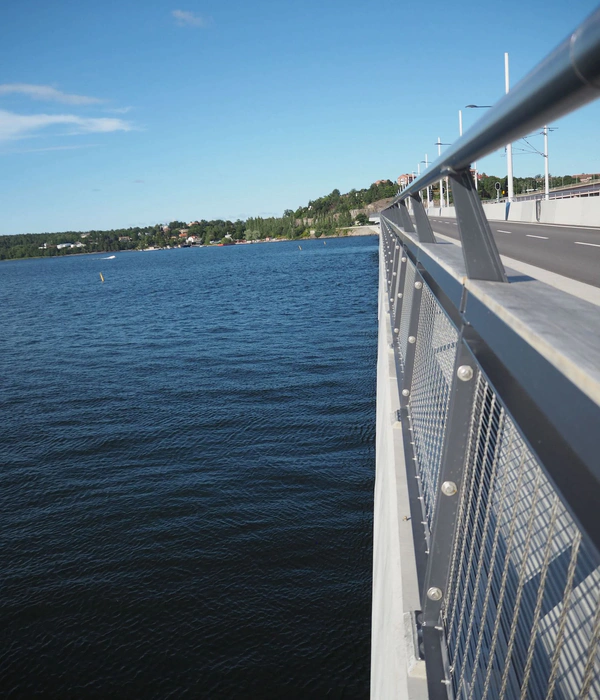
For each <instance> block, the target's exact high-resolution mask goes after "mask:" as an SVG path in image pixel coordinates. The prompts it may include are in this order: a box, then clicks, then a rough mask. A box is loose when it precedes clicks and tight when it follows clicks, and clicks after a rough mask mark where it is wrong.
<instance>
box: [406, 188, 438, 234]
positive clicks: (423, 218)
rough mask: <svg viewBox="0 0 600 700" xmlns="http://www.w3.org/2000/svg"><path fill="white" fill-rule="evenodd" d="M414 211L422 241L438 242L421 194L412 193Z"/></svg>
mask: <svg viewBox="0 0 600 700" xmlns="http://www.w3.org/2000/svg"><path fill="white" fill-rule="evenodd" d="M411 199H412V205H413V211H414V213H415V226H416V228H417V236H418V237H419V240H420V241H421V243H437V241H436V240H435V236H434V235H433V229H432V228H431V222H430V221H429V217H428V216H427V212H426V211H425V207H424V206H423V201H422V200H421V197H420V195H419V194H418V193H417V194H413V195H411Z"/></svg>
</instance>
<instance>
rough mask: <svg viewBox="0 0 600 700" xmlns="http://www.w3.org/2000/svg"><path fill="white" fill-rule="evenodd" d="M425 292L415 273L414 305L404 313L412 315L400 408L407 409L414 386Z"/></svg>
mask: <svg viewBox="0 0 600 700" xmlns="http://www.w3.org/2000/svg"><path fill="white" fill-rule="evenodd" d="M422 291H423V278H422V277H421V275H420V273H419V271H418V270H416V271H415V281H414V289H413V295H412V304H411V307H410V309H405V310H404V313H407V312H408V313H410V316H409V322H408V340H407V342H406V352H405V353H404V371H403V373H402V387H401V392H400V406H401V407H406V406H408V403H409V397H410V390H411V385H412V375H413V368H414V363H415V348H416V345H417V334H418V332H419V314H420V311H421V294H422Z"/></svg>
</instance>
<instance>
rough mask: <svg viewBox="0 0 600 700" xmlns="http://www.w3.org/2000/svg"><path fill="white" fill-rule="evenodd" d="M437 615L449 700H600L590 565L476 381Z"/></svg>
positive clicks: (567, 520)
mask: <svg viewBox="0 0 600 700" xmlns="http://www.w3.org/2000/svg"><path fill="white" fill-rule="evenodd" d="M470 435H471V437H470V445H469V449H468V453H467V468H466V470H465V476H464V481H463V484H462V487H461V506H460V509H459V516H458V523H457V532H456V537H455V541H454V545H453V554H452V561H451V565H450V574H449V581H448V591H447V596H446V606H445V608H444V610H443V620H444V624H445V630H446V638H447V644H448V656H449V661H450V665H451V670H452V674H453V683H454V688H455V692H456V695H457V697H459V698H465V699H466V698H476V699H477V700H480V699H481V700H483V699H484V698H521V699H522V700H524V699H525V698H531V699H532V700H533V699H534V698H536V699H537V698H546V697H548V698H551V697H554V698H564V699H567V698H576V697H589V698H600V678H599V677H598V675H599V674H598V668H599V661H600V659H599V657H598V642H599V641H600V607H599V602H600V601H599V595H600V585H599V584H600V569H599V566H600V557H599V556H598V553H597V551H596V550H595V548H594V547H593V546H592V545H591V544H590V543H589V542H588V541H587V540H586V539H585V538H583V537H582V534H581V532H580V531H579V529H578V527H577V525H576V524H575V522H574V521H573V519H572V517H571V516H570V514H569V513H568V511H567V510H566V509H565V507H564V506H563V505H562V502H561V500H560V498H559V496H558V495H557V493H556V492H555V490H554V488H553V486H552V484H551V483H550V481H549V480H548V478H547V477H546V475H545V473H544V471H543V469H542V468H541V466H540V465H539V464H538V462H537V460H536V458H535V457H534V455H533V454H532V452H531V451H530V450H529V448H528V446H527V444H526V443H525V441H524V440H523V438H522V436H521V434H520V433H519V431H518V429H517V427H516V426H515V424H514V423H513V421H512V419H511V418H510V416H509V415H508V414H507V413H506V411H505V410H504V408H503V406H502V405H501V403H500V402H499V400H498V397H497V396H496V394H495V392H494V390H493V388H492V387H491V386H490V384H489V383H488V382H487V381H486V379H485V378H484V377H483V375H482V374H481V373H479V375H478V377H477V387H476V396H475V402H474V408H473V416H472V424H471V433H470Z"/></svg>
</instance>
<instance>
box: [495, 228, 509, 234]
mask: <svg viewBox="0 0 600 700" xmlns="http://www.w3.org/2000/svg"><path fill="white" fill-rule="evenodd" d="M498 233H512V231H503V230H502V229H501V228H499V229H498Z"/></svg>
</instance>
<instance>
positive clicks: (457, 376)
mask: <svg viewBox="0 0 600 700" xmlns="http://www.w3.org/2000/svg"><path fill="white" fill-rule="evenodd" d="M475 391H476V365H475V360H474V359H473V356H472V355H471V352H470V351H469V349H468V347H467V345H466V343H465V342H464V340H463V338H462V333H461V337H460V338H459V342H458V345H457V349H456V357H455V360H454V368H453V375H452V386H451V391H450V405H449V407H448V418H447V422H446V429H445V433H444V445H443V449H442V461H441V465H440V475H439V480H438V484H437V494H436V500H435V509H434V517H433V523H432V526H431V533H430V538H429V555H428V557H427V568H426V571H425V581H424V584H423V591H422V595H421V601H422V606H423V612H422V615H423V620H422V628H423V640H424V644H425V647H426V653H427V652H429V655H430V657H433V658H435V659H437V661H436V663H435V664H434V665H433V667H434V668H437V669H440V668H441V669H444V668H445V667H446V666H447V663H446V659H445V657H444V649H445V646H446V643H445V637H444V629H443V626H442V621H441V610H442V606H443V605H444V604H445V602H446V601H447V596H448V590H447V587H448V578H449V571H450V563H451V558H452V548H453V543H454V538H455V536H456V524H457V518H458V513H459V506H460V503H461V499H462V497H463V494H462V487H463V481H464V479H463V476H464V471H465V468H466V466H467V464H466V460H467V449H468V441H469V430H470V425H471V418H472V412H473V403H474V400H475ZM450 681H451V679H450V675H449V673H448V669H447V668H446V670H445V671H444V677H443V678H440V679H437V680H436V682H437V684H438V686H439V684H440V683H442V684H445V685H446V687H447V689H448V692H450V686H451V683H450Z"/></svg>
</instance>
